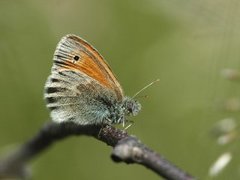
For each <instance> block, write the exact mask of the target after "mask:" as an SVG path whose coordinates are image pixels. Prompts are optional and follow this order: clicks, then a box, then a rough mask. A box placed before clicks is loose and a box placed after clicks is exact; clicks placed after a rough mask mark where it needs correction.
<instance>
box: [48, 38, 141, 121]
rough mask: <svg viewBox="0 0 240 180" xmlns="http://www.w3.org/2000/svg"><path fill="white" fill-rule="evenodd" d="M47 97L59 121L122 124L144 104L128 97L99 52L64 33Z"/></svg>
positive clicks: (58, 46) (81, 40)
mask: <svg viewBox="0 0 240 180" xmlns="http://www.w3.org/2000/svg"><path fill="white" fill-rule="evenodd" d="M53 61H54V62H53V66H52V70H51V75H50V76H49V77H48V79H47V82H46V85H45V94H44V98H45V99H46V102H47V107H48V108H49V109H50V111H51V118H52V120H53V121H55V122H69V121H73V122H75V123H77V124H79V125H101V124H120V123H122V124H123V126H124V124H125V123H126V122H127V119H126V116H128V115H132V116H135V115H137V114H138V112H139V111H140V110H141V105H140V103H139V102H138V101H136V100H135V99H133V98H130V97H126V96H124V94H123V90H122V88H121V85H120V84H119V82H118V80H117V79H116V77H115V76H114V74H113V72H112V70H111V68H110V67H109V65H108V64H107V62H106V61H105V60H104V58H103V57H102V56H101V54H99V53H98V51H97V50H96V49H95V48H94V47H92V46H91V45H90V44H89V43H87V42H86V41H85V40H83V39H82V38H80V37H78V36H76V35H72V34H70V35H66V36H64V37H63V38H62V39H61V40H60V42H59V43H58V45H57V48H56V50H55V53H54V57H53Z"/></svg>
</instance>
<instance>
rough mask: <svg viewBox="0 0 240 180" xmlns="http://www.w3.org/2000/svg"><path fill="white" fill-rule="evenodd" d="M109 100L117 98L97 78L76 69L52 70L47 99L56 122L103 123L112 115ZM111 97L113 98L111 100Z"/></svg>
mask: <svg viewBox="0 0 240 180" xmlns="http://www.w3.org/2000/svg"><path fill="white" fill-rule="evenodd" d="M101 97H102V98H104V99H105V100H107V99H106V98H107V97H111V99H114V98H117V97H115V95H114V93H113V92H111V91H109V92H108V91H106V89H104V87H102V86H101V85H100V84H99V83H97V81H95V80H94V79H92V78H90V77H88V76H87V75H85V74H82V73H79V72H77V73H76V72H74V71H70V70H69V71H68V70H66V71H60V72H58V71H52V74H51V75H50V76H49V78H48V80H47V82H46V85H45V99H46V102H47V107H48V108H49V109H50V110H51V118H52V120H53V121H55V122H67V121H74V122H76V123H78V124H81V125H86V124H101V123H102V122H103V121H104V120H105V119H106V117H108V116H109V110H108V107H107V105H106V104H104V102H103V101H101ZM111 99H109V101H110V100H111Z"/></svg>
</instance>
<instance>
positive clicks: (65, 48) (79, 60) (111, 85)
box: [54, 35, 123, 100]
mask: <svg viewBox="0 0 240 180" xmlns="http://www.w3.org/2000/svg"><path fill="white" fill-rule="evenodd" d="M54 63H55V65H56V66H58V68H59V71H65V70H66V69H69V70H72V71H75V72H76V71H77V72H79V73H82V74H85V75H87V76H89V77H91V78H92V79H94V80H96V81H97V82H99V84H101V85H102V86H105V87H106V88H108V89H110V90H112V91H114V92H115V94H116V96H117V98H118V99H119V100H121V99H122V98H123V91H122V88H121V86H120V84H119V82H118V81H117V79H116V78H115V76H114V74H113V73H112V71H111V69H110V67H109V65H108V64H107V63H106V61H105V60H104V59H103V57H102V56H101V55H100V54H99V53H98V52H97V50H96V49H94V48H93V47H92V46H91V45H90V44H88V43H87V42H86V41H84V40H83V39H81V38H79V37H78V36H75V35H67V36H65V37H63V38H62V40H61V41H60V42H59V44H58V46H57V48H56V51H55V53H54Z"/></svg>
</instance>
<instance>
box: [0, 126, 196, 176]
mask: <svg viewBox="0 0 240 180" xmlns="http://www.w3.org/2000/svg"><path fill="white" fill-rule="evenodd" d="M71 135H88V136H93V137H95V138H96V139H98V140H100V141H102V142H105V143H106V144H108V145H110V146H112V147H113V153H112V156H111V157H112V159H113V160H114V161H115V162H121V161H123V162H126V163H138V164H142V165H144V166H145V167H147V168H149V169H151V170H153V171H154V172H156V173H157V174H159V175H160V176H162V177H164V178H166V179H172V180H192V179H195V178H193V177H192V176H191V175H189V174H187V173H186V172H184V171H182V170H180V169H179V168H177V167H176V166H174V165H173V164H171V163H170V162H169V161H167V160H166V159H164V158H163V157H162V156H161V155H159V154H157V153H156V152H154V151H152V150H150V149H149V148H147V147H146V146H145V145H144V144H142V143H141V142H140V141H139V140H138V139H137V138H136V137H133V136H130V135H128V134H127V133H126V132H125V131H123V130H119V129H117V128H115V127H112V126H109V125H104V126H77V125H76V124H74V123H62V124H56V123H52V122H51V123H48V124H46V125H45V126H43V128H42V129H41V130H40V131H39V133H38V134H37V135H36V136H34V137H33V138H32V139H31V140H30V141H28V142H27V143H25V144H23V145H22V146H21V147H20V148H19V149H17V150H16V151H15V152H13V153H12V154H10V155H8V156H7V157H5V158H4V159H2V160H1V161H0V179H2V178H12V177H14V178H22V179H26V178H27V177H28V172H27V169H26V165H27V162H28V161H29V160H31V159H33V158H34V157H35V156H36V155H38V154H40V153H41V152H43V151H44V150H45V149H47V148H49V146H50V145H51V144H52V143H54V142H56V141H58V140H61V139H63V138H66V137H68V136H71Z"/></svg>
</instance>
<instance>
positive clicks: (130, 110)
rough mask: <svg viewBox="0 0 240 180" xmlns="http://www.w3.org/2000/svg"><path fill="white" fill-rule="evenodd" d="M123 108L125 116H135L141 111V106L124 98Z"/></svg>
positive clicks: (128, 98) (130, 99)
mask: <svg viewBox="0 0 240 180" xmlns="http://www.w3.org/2000/svg"><path fill="white" fill-rule="evenodd" d="M123 108H124V114H125V115H132V116H136V115H137V114H138V113H139V111H140V110H141V104H140V103H139V102H138V101H136V100H135V99H133V98H130V97H125V98H124V99H123Z"/></svg>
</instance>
